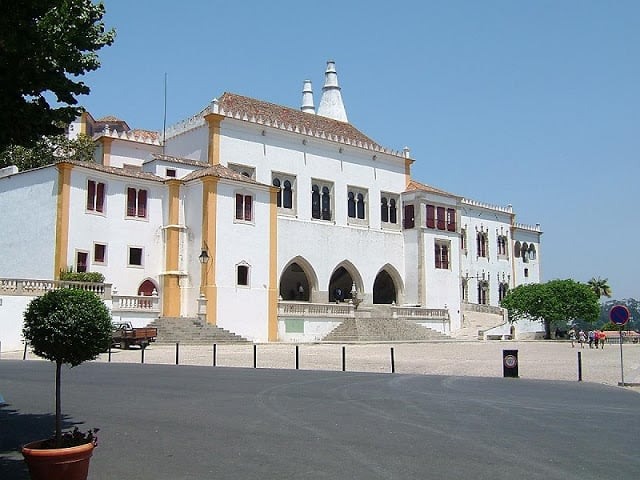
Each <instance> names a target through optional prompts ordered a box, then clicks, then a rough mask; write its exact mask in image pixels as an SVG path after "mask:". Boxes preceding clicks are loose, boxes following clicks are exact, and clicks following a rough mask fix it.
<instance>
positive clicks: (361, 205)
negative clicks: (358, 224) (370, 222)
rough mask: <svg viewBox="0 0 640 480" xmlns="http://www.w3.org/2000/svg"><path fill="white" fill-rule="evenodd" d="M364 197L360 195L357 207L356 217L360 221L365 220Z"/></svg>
mask: <svg viewBox="0 0 640 480" xmlns="http://www.w3.org/2000/svg"><path fill="white" fill-rule="evenodd" d="M364 206H365V205H364V195H363V194H362V193H359V194H358V204H357V205H356V210H357V212H356V216H357V217H358V218H359V219H360V220H364V211H365V210H364Z"/></svg>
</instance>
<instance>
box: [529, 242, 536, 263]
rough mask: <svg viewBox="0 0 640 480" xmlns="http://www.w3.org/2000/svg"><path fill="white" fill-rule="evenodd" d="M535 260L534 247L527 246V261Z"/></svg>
mask: <svg viewBox="0 0 640 480" xmlns="http://www.w3.org/2000/svg"><path fill="white" fill-rule="evenodd" d="M535 259H536V247H535V246H534V245H533V244H531V245H529V260H535Z"/></svg>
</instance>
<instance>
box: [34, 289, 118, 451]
mask: <svg viewBox="0 0 640 480" xmlns="http://www.w3.org/2000/svg"><path fill="white" fill-rule="evenodd" d="M111 332H112V325H111V315H110V314H109V310H108V308H107V306H106V305H105V304H104V302H103V301H102V300H100V299H99V298H98V297H97V296H96V295H95V294H94V293H92V292H88V291H86V290H77V289H71V288H64V289H60V290H52V291H50V292H47V293H45V294H44V295H43V296H41V297H37V298H35V299H33V300H32V301H31V302H30V303H29V306H28V307H27V310H26V311H25V313H24V326H23V328H22V335H23V336H24V338H25V340H26V341H27V342H29V344H30V345H31V348H32V349H33V352H34V353H35V354H36V355H38V356H40V357H43V358H46V359H47V360H51V361H52V362H55V364H56V381H55V383H56V436H55V438H56V445H58V446H60V443H61V439H62V409H61V406H60V376H61V375H60V374H61V371H62V365H63V364H69V365H71V366H72V367H75V366H76V365H80V364H81V363H82V362H85V361H87V360H93V359H94V358H96V357H97V356H98V355H100V353H102V352H104V351H105V350H107V349H108V348H109V345H110V343H111Z"/></svg>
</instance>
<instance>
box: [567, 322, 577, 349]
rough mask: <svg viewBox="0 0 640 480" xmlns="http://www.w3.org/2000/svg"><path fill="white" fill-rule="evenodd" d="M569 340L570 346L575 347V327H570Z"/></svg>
mask: <svg viewBox="0 0 640 480" xmlns="http://www.w3.org/2000/svg"><path fill="white" fill-rule="evenodd" d="M569 340H571V348H575V346H576V329H575V327H571V330H569Z"/></svg>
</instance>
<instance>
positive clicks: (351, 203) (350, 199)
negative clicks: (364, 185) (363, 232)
mask: <svg viewBox="0 0 640 480" xmlns="http://www.w3.org/2000/svg"><path fill="white" fill-rule="evenodd" d="M347 215H348V216H349V218H356V199H355V195H354V194H353V192H349V193H348V194H347Z"/></svg>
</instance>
